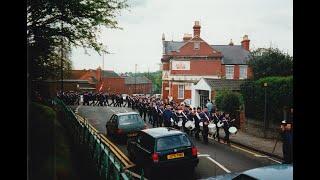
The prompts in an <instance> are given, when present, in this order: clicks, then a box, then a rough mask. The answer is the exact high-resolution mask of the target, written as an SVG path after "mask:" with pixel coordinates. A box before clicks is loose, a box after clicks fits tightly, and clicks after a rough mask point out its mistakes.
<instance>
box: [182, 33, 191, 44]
mask: <svg viewBox="0 0 320 180" xmlns="http://www.w3.org/2000/svg"><path fill="white" fill-rule="evenodd" d="M190 39H192V34H188V33H184V35H183V42H187V41H189V40H190Z"/></svg>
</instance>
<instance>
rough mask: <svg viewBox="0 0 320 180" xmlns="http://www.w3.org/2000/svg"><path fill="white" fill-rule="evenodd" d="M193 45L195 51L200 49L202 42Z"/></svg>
mask: <svg viewBox="0 0 320 180" xmlns="http://www.w3.org/2000/svg"><path fill="white" fill-rule="evenodd" d="M193 45H194V49H195V50H198V49H200V42H194V43H193Z"/></svg>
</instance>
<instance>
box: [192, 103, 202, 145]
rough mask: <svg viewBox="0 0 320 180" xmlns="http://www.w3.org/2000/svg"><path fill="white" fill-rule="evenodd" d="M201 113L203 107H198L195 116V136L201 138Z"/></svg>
mask: <svg viewBox="0 0 320 180" xmlns="http://www.w3.org/2000/svg"><path fill="white" fill-rule="evenodd" d="M200 114H201V107H198V108H197V111H196V113H195V117H194V120H195V134H194V137H195V138H196V139H200V137H199V133H200V126H199V123H200V122H201V117H200Z"/></svg>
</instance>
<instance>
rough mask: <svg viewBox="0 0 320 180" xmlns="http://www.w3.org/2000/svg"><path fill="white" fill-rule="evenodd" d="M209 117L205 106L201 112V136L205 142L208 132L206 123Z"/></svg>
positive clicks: (206, 141) (207, 123)
mask: <svg viewBox="0 0 320 180" xmlns="http://www.w3.org/2000/svg"><path fill="white" fill-rule="evenodd" d="M210 117H211V116H210V114H209V112H208V108H207V107H205V108H204V109H203V112H202V123H203V130H202V137H203V142H204V143H205V144H208V133H209V128H208V125H209V122H210Z"/></svg>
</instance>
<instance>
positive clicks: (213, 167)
mask: <svg viewBox="0 0 320 180" xmlns="http://www.w3.org/2000/svg"><path fill="white" fill-rule="evenodd" d="M72 109H73V110H74V111H75V112H77V113H78V114H79V115H80V116H82V117H84V118H87V119H88V121H89V122H90V123H91V124H92V125H93V126H94V127H95V128H96V129H97V130H98V131H99V132H101V133H105V132H106V129H105V124H106V122H107V121H108V120H109V119H110V117H111V115H112V114H114V113H119V112H130V111H133V110H132V109H131V108H127V107H126V108H123V107H105V106H104V107H100V106H82V105H80V106H73V107H72ZM148 127H149V128H152V127H151V126H150V124H148ZM191 140H192V141H193V142H194V144H195V145H196V146H197V148H198V151H199V153H200V154H199V155H198V157H199V164H198V166H197V167H196V169H195V174H194V177H193V178H192V179H205V178H208V177H213V176H217V175H222V174H226V173H230V172H241V171H245V170H248V169H252V168H257V167H262V166H267V165H271V164H277V163H279V162H277V160H274V159H272V158H270V157H267V156H264V155H261V154H259V153H257V152H253V151H252V150H248V149H245V148H244V147H240V146H236V145H231V146H228V145H225V144H220V143H218V142H216V141H214V140H213V139H209V144H207V145H206V144H204V143H203V141H202V140H196V139H195V138H194V137H191ZM111 141H112V142H114V143H115V144H116V145H117V146H118V147H119V149H120V150H121V151H122V152H123V153H125V154H127V150H126V144H125V143H121V142H117V141H115V140H114V139H111ZM137 169H139V168H135V171H136V170H137ZM137 173H139V172H137ZM169 179H171V178H169ZM173 179H176V178H173ZM183 179H184V178H183Z"/></svg>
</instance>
